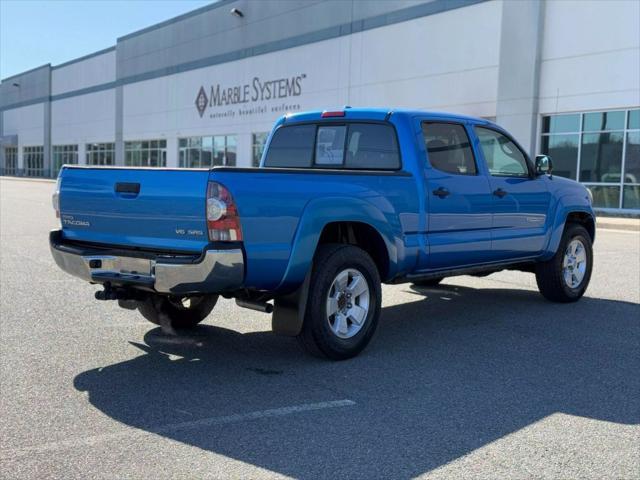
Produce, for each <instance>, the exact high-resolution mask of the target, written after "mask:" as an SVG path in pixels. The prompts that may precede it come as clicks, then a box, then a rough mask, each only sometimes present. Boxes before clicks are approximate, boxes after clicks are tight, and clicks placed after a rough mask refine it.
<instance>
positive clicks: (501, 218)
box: [475, 126, 551, 260]
mask: <svg viewBox="0 0 640 480" xmlns="http://www.w3.org/2000/svg"><path fill="white" fill-rule="evenodd" d="M475 134H476V136H477V139H478V143H479V146H480V148H479V150H480V152H481V154H482V156H483V157H484V161H485V165H486V166H487V170H488V172H489V181H490V183H491V192H492V198H493V205H494V207H493V210H494V215H493V229H492V251H493V255H492V256H493V258H494V259H495V260H509V259H514V258H521V257H530V256H533V255H536V254H538V253H540V251H541V250H542V248H543V247H544V243H545V240H546V237H545V234H546V227H545V224H546V222H547V215H548V210H549V203H550V199H551V197H550V194H549V190H548V188H547V184H546V181H547V177H546V176H536V175H534V174H533V171H532V168H531V166H530V164H529V162H527V157H526V155H525V154H524V152H523V151H522V150H521V149H520V147H518V145H517V144H516V143H515V142H514V141H513V140H511V139H510V138H509V137H508V136H506V135H505V134H503V133H502V132H499V131H497V130H493V129H491V128H485V127H479V126H477V127H475Z"/></svg>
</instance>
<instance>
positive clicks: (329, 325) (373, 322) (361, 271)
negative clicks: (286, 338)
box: [299, 244, 382, 360]
mask: <svg viewBox="0 0 640 480" xmlns="http://www.w3.org/2000/svg"><path fill="white" fill-rule="evenodd" d="M309 292H310V294H309V300H308V302H307V310H306V315H305V320H304V324H303V326H302V332H301V333H300V335H299V339H300V340H301V342H302V344H303V345H304V346H305V347H306V349H307V350H308V351H309V352H311V353H313V354H315V355H321V356H326V357H328V358H331V359H333V360H344V359H347V358H351V357H354V356H356V355H357V354H358V353H360V352H361V351H362V350H363V349H364V348H365V347H366V346H367V344H368V343H369V341H370V340H371V337H372V336H373V334H374V332H375V330H376V327H377V325H378V319H379V317H380V301H381V296H382V291H381V287H380V276H379V274H378V269H377V268H376V265H375V263H374V262H373V260H372V259H371V257H370V256H369V255H368V254H367V252H365V251H364V250H362V249H360V248H358V247H355V246H352V245H340V244H330V245H322V246H320V248H319V250H318V253H317V254H316V256H315V258H314V262H313V272H312V275H311V284H310V286H309Z"/></svg>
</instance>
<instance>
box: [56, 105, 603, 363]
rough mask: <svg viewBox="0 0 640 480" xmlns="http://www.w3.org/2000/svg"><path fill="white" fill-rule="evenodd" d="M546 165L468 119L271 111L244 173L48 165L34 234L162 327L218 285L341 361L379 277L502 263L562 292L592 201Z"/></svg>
mask: <svg viewBox="0 0 640 480" xmlns="http://www.w3.org/2000/svg"><path fill="white" fill-rule="evenodd" d="M551 166H552V165H551V159H550V158H549V157H547V156H544V155H540V156H538V157H536V159H535V161H534V162H532V161H531V160H530V159H529V158H528V156H527V154H526V153H525V152H524V150H523V149H522V148H521V147H520V146H519V145H518V143H517V142H516V141H515V140H514V139H513V138H512V137H511V136H510V135H509V134H508V133H507V132H506V131H505V130H503V129H502V128H500V127H499V126H498V125H495V124H494V123H491V122H488V121H486V120H482V119H477V118H470V117H463V116H459V115H453V114H445V113H431V112H423V111H409V110H388V109H385V110H383V109H356V108H345V109H343V110H339V111H324V112H321V111H317V112H305V113H298V114H288V115H285V116H284V117H282V118H280V119H279V120H278V121H277V123H276V125H275V127H274V128H273V131H272V132H271V134H270V136H269V139H268V142H267V147H266V149H265V152H264V154H263V157H262V161H261V166H260V168H259V169H256V168H235V167H215V168H212V169H190V170H179V169H145V168H118V167H111V168H95V167H81V166H75V167H72V166H65V167H64V168H63V169H62V170H61V172H60V176H59V178H58V185H57V188H56V192H55V194H54V197H53V204H54V208H55V210H56V213H57V215H58V216H59V218H60V222H61V227H62V228H61V229H59V230H54V231H52V232H51V234H50V246H51V252H52V254H53V257H54V259H55V261H56V263H57V264H58V265H59V266H60V268H62V269H63V270H65V271H66V272H68V273H70V274H72V275H75V276H77V277H80V278H81V279H83V280H86V281H88V282H91V283H93V284H100V285H102V289H101V290H99V291H97V292H96V298H97V299H100V300H117V301H118V303H119V305H120V306H121V307H124V308H129V309H137V310H139V312H140V313H141V314H142V315H143V316H144V317H145V318H146V319H148V320H149V321H151V322H153V323H156V324H159V325H162V326H164V327H166V328H169V329H179V328H189V327H193V326H195V325H196V324H197V323H198V322H200V321H202V320H203V319H204V318H205V317H206V316H207V315H208V314H209V313H210V312H211V311H212V309H213V308H214V306H215V304H216V301H217V300H218V296H219V295H222V296H223V297H225V298H235V299H236V303H237V304H238V305H239V306H241V307H247V308H252V309H255V310H259V311H262V312H265V313H271V314H272V328H273V330H274V332H276V333H279V334H284V335H290V336H296V337H298V338H299V339H300V340H301V342H302V344H303V345H304V346H305V347H307V348H308V349H309V351H310V352H312V353H315V354H320V355H324V356H326V357H329V358H331V359H345V358H349V357H353V356H354V355H357V354H358V353H359V352H360V351H361V350H362V349H363V348H364V347H365V346H366V345H367V344H368V342H369V341H370V340H371V337H372V335H373V334H374V332H375V330H376V326H377V324H378V318H379V316H380V310H381V308H380V304H381V294H382V291H381V284H382V283H402V282H412V283H414V284H417V285H422V286H428V287H436V286H437V284H438V283H439V282H440V281H441V280H442V279H443V278H445V277H449V276H454V275H479V276H482V275H488V274H490V273H492V272H497V271H500V270H504V269H511V270H520V271H523V272H531V273H534V274H535V275H536V279H537V283H538V287H539V290H540V292H541V293H542V295H543V296H544V297H546V298H547V299H549V300H551V301H555V302H573V301H576V300H578V299H579V298H580V297H581V296H582V295H583V294H584V291H585V289H586V288H587V285H588V283H589V279H590V276H591V270H592V265H593V253H592V243H593V241H594V237H595V221H594V219H595V216H594V212H593V209H592V205H591V203H592V199H591V196H590V193H589V191H588V190H587V189H586V188H585V187H583V186H582V185H580V184H578V183H576V182H574V181H571V180H567V179H565V178H559V177H554V176H553V175H552V172H551Z"/></svg>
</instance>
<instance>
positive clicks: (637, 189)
mask: <svg viewBox="0 0 640 480" xmlns="http://www.w3.org/2000/svg"><path fill="white" fill-rule="evenodd" d="M623 195H624V196H623V198H622V208H634V209H636V210H640V185H625V186H624V194H623Z"/></svg>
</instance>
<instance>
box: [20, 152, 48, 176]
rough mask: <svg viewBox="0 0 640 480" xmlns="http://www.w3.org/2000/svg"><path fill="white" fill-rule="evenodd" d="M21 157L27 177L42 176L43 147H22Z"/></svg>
mask: <svg viewBox="0 0 640 480" xmlns="http://www.w3.org/2000/svg"><path fill="white" fill-rule="evenodd" d="M22 156H23V159H24V168H25V174H26V175H27V177H42V176H43V174H44V149H43V147H24V148H23V149H22Z"/></svg>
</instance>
